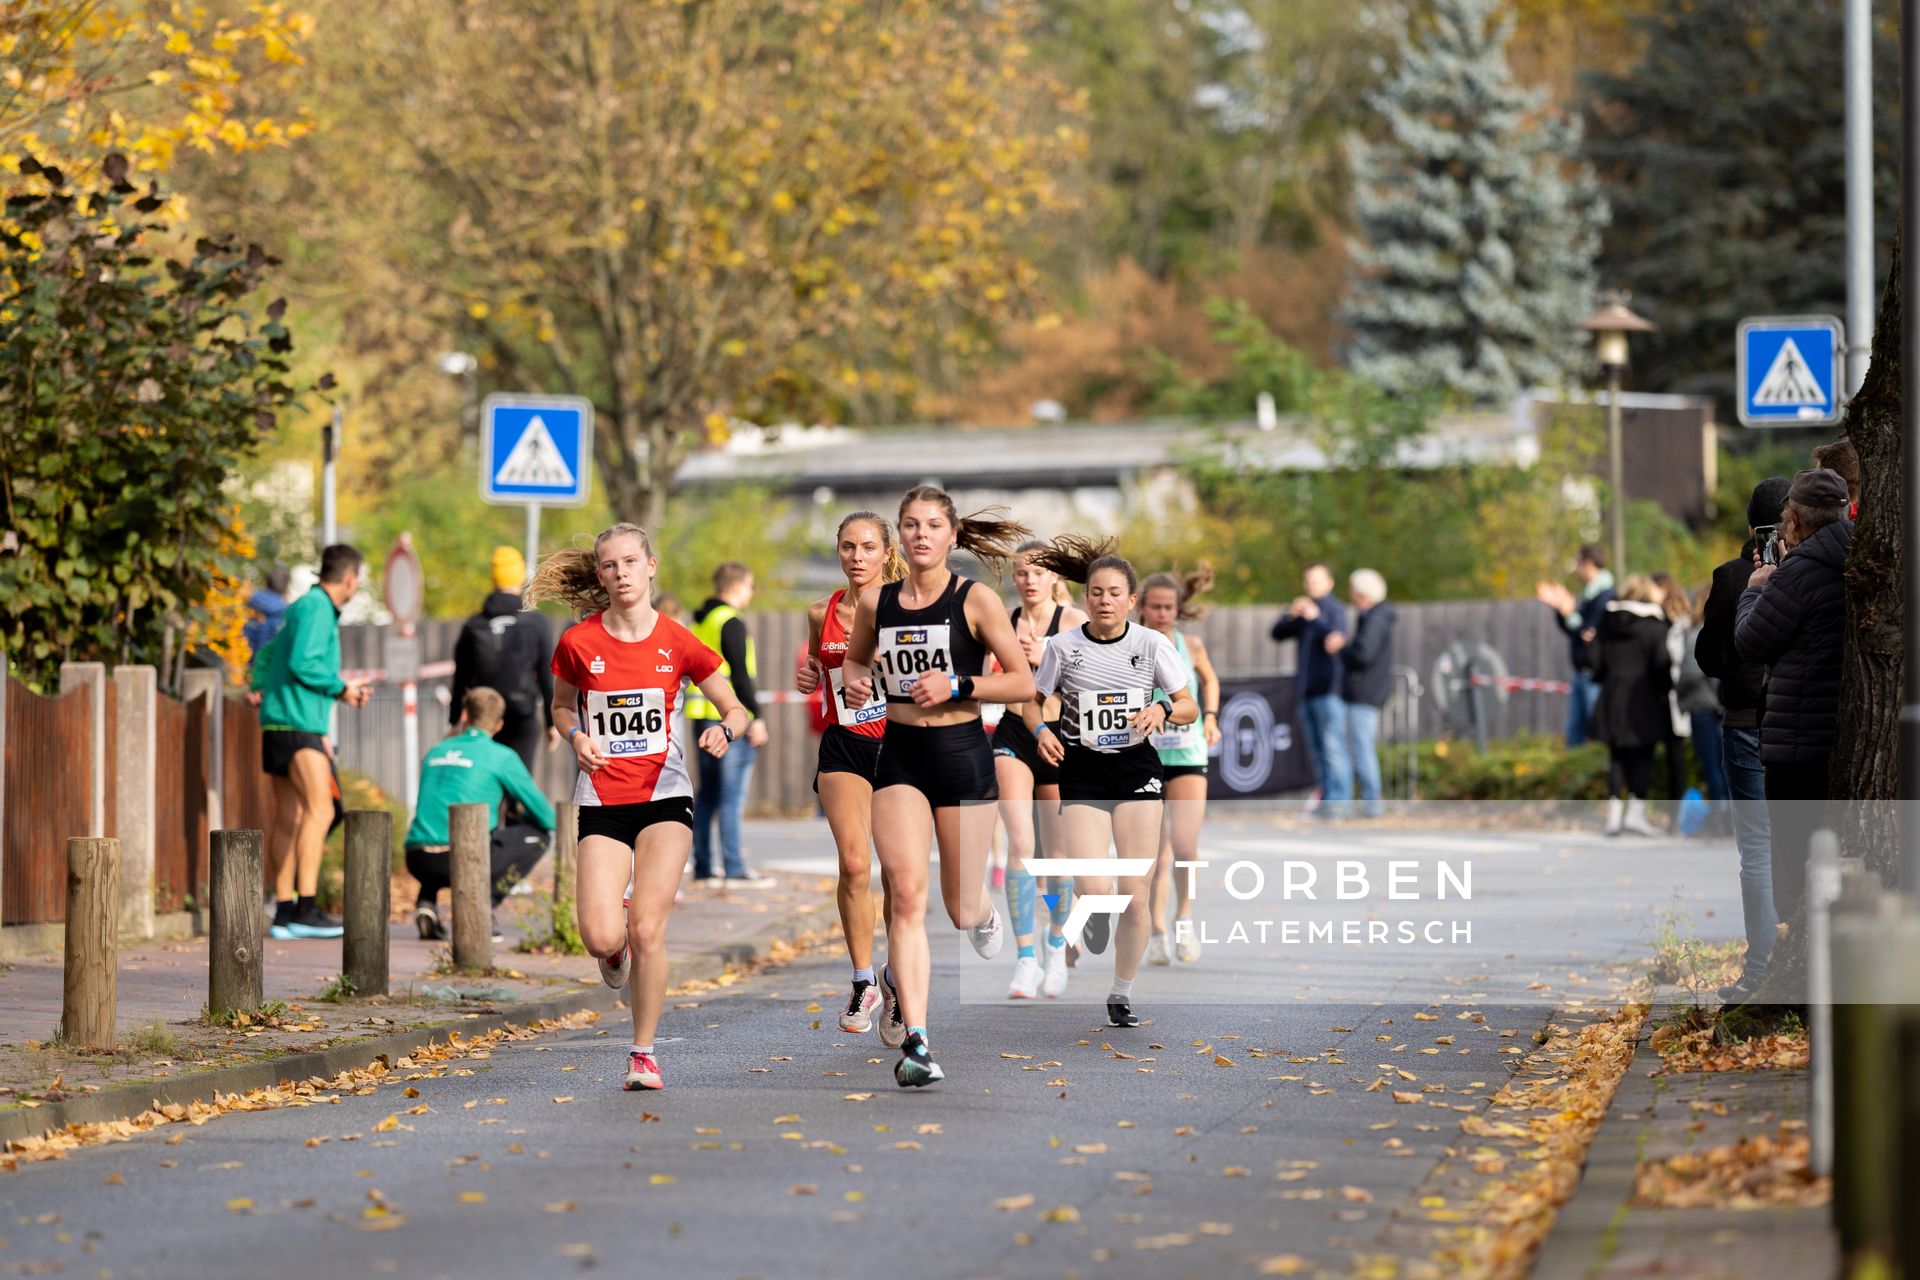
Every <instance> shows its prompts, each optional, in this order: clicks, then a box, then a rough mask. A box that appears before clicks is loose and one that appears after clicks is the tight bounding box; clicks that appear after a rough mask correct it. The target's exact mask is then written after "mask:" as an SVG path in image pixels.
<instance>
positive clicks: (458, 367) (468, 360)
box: [435, 351, 480, 431]
mask: <svg viewBox="0 0 1920 1280" xmlns="http://www.w3.org/2000/svg"><path fill="white" fill-rule="evenodd" d="M435 363H437V364H438V365H439V366H440V372H442V373H444V374H446V375H447V376H448V377H449V378H458V379H460V380H461V382H462V383H464V384H465V387H466V393H467V399H466V404H465V405H463V406H462V407H461V410H460V426H461V427H462V428H463V429H464V430H466V431H473V430H475V429H476V428H477V427H478V426H479V425H480V380H479V378H478V377H477V376H476V375H477V374H478V373H479V371H480V362H479V361H478V360H476V359H474V358H473V354H472V353H471V352H467V351H449V352H447V353H446V354H445V355H443V356H441V357H440V358H439V360H438V361H436V362H435Z"/></svg>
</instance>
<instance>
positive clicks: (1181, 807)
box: [1140, 564, 1220, 964]
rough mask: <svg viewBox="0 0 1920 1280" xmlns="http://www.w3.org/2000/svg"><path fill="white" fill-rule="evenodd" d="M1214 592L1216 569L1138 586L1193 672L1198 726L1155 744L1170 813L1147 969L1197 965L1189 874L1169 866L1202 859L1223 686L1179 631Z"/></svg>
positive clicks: (1197, 645)
mask: <svg viewBox="0 0 1920 1280" xmlns="http://www.w3.org/2000/svg"><path fill="white" fill-rule="evenodd" d="M1212 585H1213V569H1212V568H1211V567H1210V566H1208V565H1204V564H1203V565H1201V566H1200V568H1199V569H1197V570H1196V571H1194V572H1193V573H1190V574H1188V575H1187V576H1186V577H1184V578H1176V577H1175V576H1174V575H1172V574H1170V573H1156V574H1154V575H1153V576H1152V577H1150V578H1148V579H1147V580H1146V581H1145V582H1143V583H1141V584H1140V621H1141V622H1143V623H1145V624H1146V625H1147V626H1149V627H1151V628H1152V629H1153V630H1155V631H1158V632H1160V633H1161V634H1163V635H1166V636H1168V637H1169V638H1171V639H1172V641H1173V644H1174V648H1175V649H1177V650H1179V652H1180V657H1181V658H1182V659H1183V660H1185V662H1186V664H1187V666H1188V668H1189V670H1190V671H1191V672H1192V674H1191V676H1190V677H1189V678H1188V681H1187V688H1188V691H1189V692H1191V693H1192V694H1193V696H1194V698H1195V699H1196V700H1197V701H1198V702H1199V703H1200V719H1198V720H1196V721H1194V722H1193V723H1192V724H1189V725H1181V726H1172V725H1170V726H1168V731H1167V732H1165V733H1161V734H1156V735H1155V736H1154V738H1153V745H1154V746H1156V747H1158V748H1159V749H1160V765H1161V770H1162V773H1163V774H1164V776H1165V778H1166V801H1167V804H1166V811H1167V812H1166V820H1165V825H1164V826H1163V827H1162V829H1161V835H1160V856H1159V860H1158V861H1157V862H1156V863H1155V864H1154V868H1153V882H1152V884H1153V887H1152V892H1151V893H1150V895H1149V902H1148V906H1149V909H1150V912H1151V916H1150V918H1151V920H1152V921H1153V936H1152V937H1151V938H1150V939H1148V941H1147V963H1148V964H1172V963H1173V957H1174V956H1175V955H1178V956H1179V957H1180V959H1181V960H1183V961H1193V960H1198V959H1199V958H1200V940H1199V939H1198V938H1197V937H1195V936H1194V934H1193V931H1192V929H1191V927H1190V926H1187V927H1183V926H1182V923H1181V922H1182V921H1190V920H1191V919H1192V918H1193V896H1192V884H1191V875H1190V873H1188V874H1181V875H1178V876H1176V875H1175V874H1174V866H1173V864H1174V861H1175V860H1176V859H1177V860H1179V861H1181V862H1191V861H1193V860H1194V859H1196V858H1197V857H1199V851H1200V824H1201V822H1202V821H1203V820H1204V819H1205V818H1206V814H1207V755H1208V752H1209V751H1210V750H1211V749H1212V747H1213V746H1214V744H1215V743H1217V742H1219V741H1220V679H1219V677H1218V676H1216V675H1215V674H1214V670H1213V663H1212V662H1210V661H1209V660H1208V659H1207V646H1206V645H1205V644H1203V643H1202V642H1201V640H1200V637H1199V636H1196V635H1189V634H1188V633H1186V632H1184V631H1182V630H1180V629H1179V626H1178V624H1179V623H1181V622H1189V621H1194V620H1197V619H1198V618H1200V617H1202V616H1203V615H1204V614H1205V613H1206V610H1205V609H1204V608H1203V607H1200V606H1196V605H1195V604H1194V603H1193V599H1194V597H1195V596H1197V595H1199V594H1200V593H1202V592H1204V591H1205V590H1206V589H1207V588H1208V587H1210V586H1212ZM1169 890H1171V891H1172V893H1173V896H1174V923H1173V931H1174V944H1173V946H1172V947H1171V948H1169V947H1168V945H1167V933H1166V927H1167V894H1168V892H1169Z"/></svg>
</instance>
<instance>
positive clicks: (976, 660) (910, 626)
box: [873, 574, 987, 702]
mask: <svg viewBox="0 0 1920 1280" xmlns="http://www.w3.org/2000/svg"><path fill="white" fill-rule="evenodd" d="M972 589H973V582H972V580H971V579H969V578H963V577H961V576H960V575H958V574H954V575H952V576H951V577H949V578H948V579H947V589H946V590H945V591H943V592H941V593H940V598H939V599H938V600H935V601H934V602H933V603H932V604H930V605H928V606H927V607H926V608H924V609H906V608H902V607H901V604H900V584H899V583H898V582H889V583H887V584H886V585H884V586H882V587H881V588H880V604H879V607H878V608H876V609H875V610H874V614H873V621H874V630H875V632H876V633H877V636H876V643H875V645H874V651H873V678H874V684H875V686H876V688H877V689H878V690H879V691H880V692H881V693H882V694H884V695H885V697H886V700H887V701H888V702H912V701H913V696H912V690H913V685H914V682H915V681H916V680H918V679H919V678H920V677H921V676H923V675H926V674H927V673H929V672H931V673H933V674H934V675H935V676H936V677H938V678H939V679H941V680H945V679H947V678H948V677H949V676H977V675H979V674H980V672H981V670H982V668H983V666H984V665H985V662H986V656H987V651H986V646H985V645H983V644H981V643H980V641H979V640H978V639H977V638H976V637H975V636H974V634H973V628H971V627H969V626H968V625H967V592H968V591H970V590H972Z"/></svg>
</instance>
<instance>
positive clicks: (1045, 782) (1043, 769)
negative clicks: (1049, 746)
mask: <svg viewBox="0 0 1920 1280" xmlns="http://www.w3.org/2000/svg"><path fill="white" fill-rule="evenodd" d="M993 754H995V755H997V756H1006V757H1007V758H1008V759H1009V760H1018V761H1019V762H1020V763H1021V764H1023V765H1025V766H1027V772H1028V773H1031V774H1032V775H1033V785H1034V786H1036V787H1053V786H1058V785H1059V784H1060V766H1059V765H1056V764H1048V763H1047V762H1046V761H1045V760H1044V759H1042V758H1041V756H1040V744H1039V743H1038V742H1036V741H1034V737H1033V731H1032V730H1031V729H1029V728H1027V722H1026V721H1025V720H1022V719H1021V718H1020V717H1019V716H1017V715H1015V714H1014V713H1013V709H1012V708H1011V707H1009V708H1008V709H1007V714H1006V715H1004V716H1001V717H1000V727H999V728H998V729H995V730H994V731H993Z"/></svg>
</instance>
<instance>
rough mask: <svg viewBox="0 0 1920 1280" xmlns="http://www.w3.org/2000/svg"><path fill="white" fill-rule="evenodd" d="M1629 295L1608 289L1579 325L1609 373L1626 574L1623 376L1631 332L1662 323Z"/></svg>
mask: <svg viewBox="0 0 1920 1280" xmlns="http://www.w3.org/2000/svg"><path fill="white" fill-rule="evenodd" d="M1627 297H1628V295H1627V294H1626V293H1623V292H1619V291H1616V290H1611V289H1610V290H1608V291H1606V292H1604V293H1602V294H1601V295H1600V296H1599V297H1598V298H1597V299H1595V304H1596V305H1595V309H1594V313H1593V314H1592V315H1590V316H1588V317H1587V318H1586V319H1585V320H1582V321H1581V322H1580V324H1579V328H1581V329H1583V330H1585V331H1586V332H1588V333H1591V334H1592V335H1593V354H1594V355H1595V356H1596V357H1597V358H1598V359H1599V361H1600V367H1601V368H1603V369H1605V370H1606V373H1607V484H1608V486H1609V487H1610V488H1611V489H1612V490H1613V497H1612V510H1611V511H1610V512H1609V513H1608V523H1609V524H1610V525H1611V526H1612V535H1613V536H1612V542H1613V571H1614V572H1615V573H1617V574H1619V575H1621V577H1622V578H1624V577H1625V576H1626V572H1627V490H1626V462H1625V459H1624V458H1623V457H1622V455H1621V447H1620V378H1621V375H1623V374H1624V373H1626V371H1627V335H1628V334H1630V333H1652V332H1653V331H1654V330H1655V329H1657V328H1658V327H1659V326H1658V325H1656V324H1654V323H1653V321H1651V320H1647V319H1644V318H1642V317H1640V316H1637V315H1635V314H1633V312H1632V311H1631V310H1629V309H1628V307H1627Z"/></svg>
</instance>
